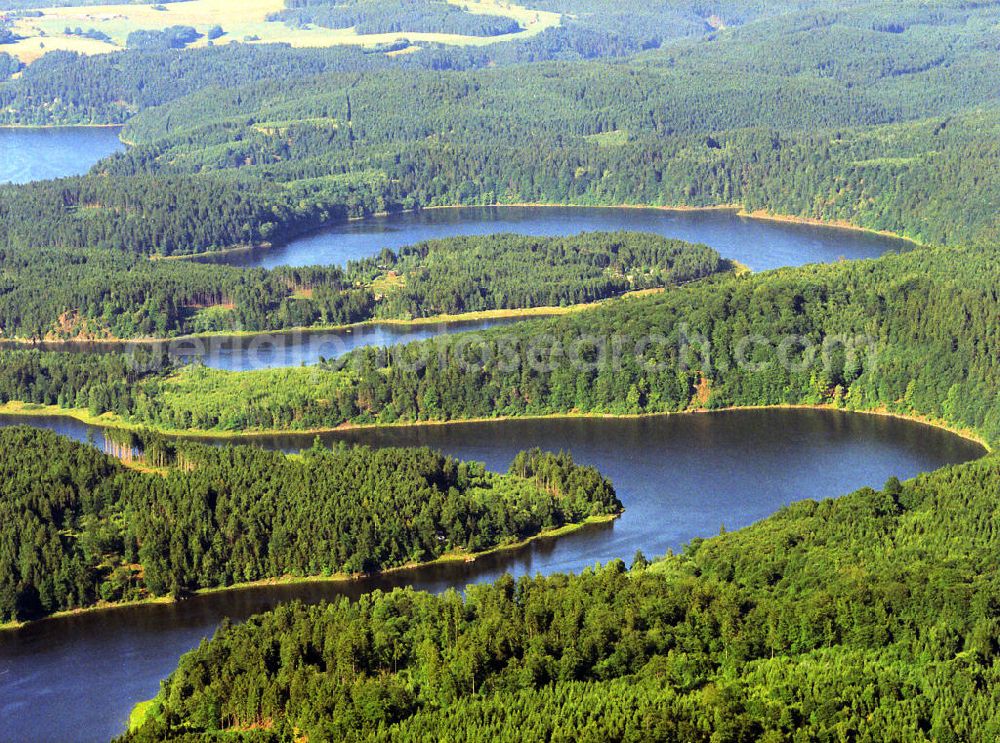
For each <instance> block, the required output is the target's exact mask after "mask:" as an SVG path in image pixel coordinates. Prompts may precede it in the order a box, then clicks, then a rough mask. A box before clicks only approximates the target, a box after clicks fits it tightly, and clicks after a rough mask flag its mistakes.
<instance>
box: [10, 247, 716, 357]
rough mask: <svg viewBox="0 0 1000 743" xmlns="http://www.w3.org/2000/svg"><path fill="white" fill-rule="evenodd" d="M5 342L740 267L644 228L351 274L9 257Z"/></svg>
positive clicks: (464, 250)
mask: <svg viewBox="0 0 1000 743" xmlns="http://www.w3.org/2000/svg"><path fill="white" fill-rule="evenodd" d="M0 262H2V266H3V268H2V272H0V337H4V336H5V337H7V338H11V339H18V340H24V341H43V340H44V341H59V340H73V339H75V340H99V339H136V338H139V339H148V338H168V337H174V336H178V335H187V334H197V333H212V332H230V333H236V332H257V331H268V330H286V329H290V328H308V327H330V326H344V325H352V324H357V323H362V322H369V321H373V320H411V319H420V318H430V317H435V316H439V315H460V314H463V313H469V312H483V311H499V310H524V309H534V308H539V307H559V306H567V305H578V304H590V303H593V302H598V301H601V300H605V299H609V298H612V297H617V296H621V295H622V294H625V293H627V292H631V291H637V290H644V289H664V288H668V287H674V286H677V285H680V284H684V283H687V282H690V281H695V280H697V279H700V278H704V277H706V276H710V275H712V274H715V273H718V272H721V271H725V270H731V266H730V264H729V262H728V261H724V260H723V259H721V258H720V257H719V254H718V253H716V252H715V251H714V250H712V249H710V248H708V247H706V246H704V245H692V244H688V243H684V242H682V241H680V240H669V239H666V238H662V237H658V236H655V235H646V234H640V233H628V232H619V233H585V234H580V235H576V236H572V237H565V238H544V237H526V236H519V235H485V236H474V237H459V238H450V239H445V240H435V241H430V242H424V243H420V244H418V245H412V246H407V247H404V248H401V249H400V250H399V251H398V252H394V251H391V250H383V251H381V252H380V253H379V254H378V255H376V256H374V257H372V258H368V259H365V260H361V261H353V262H350V263H348V264H347V265H346V266H305V267H297V268H291V267H279V268H276V269H273V270H270V271H267V270H264V269H243V268H236V267H233V266H227V265H218V264H214V263H196V262H192V261H164V260H159V261H152V260H149V259H148V258H146V257H144V256H137V255H135V254H132V253H122V252H117V251H107V250H100V249H96V248H76V249H51V248H49V249H46V248H32V249H6V250H4V249H0Z"/></svg>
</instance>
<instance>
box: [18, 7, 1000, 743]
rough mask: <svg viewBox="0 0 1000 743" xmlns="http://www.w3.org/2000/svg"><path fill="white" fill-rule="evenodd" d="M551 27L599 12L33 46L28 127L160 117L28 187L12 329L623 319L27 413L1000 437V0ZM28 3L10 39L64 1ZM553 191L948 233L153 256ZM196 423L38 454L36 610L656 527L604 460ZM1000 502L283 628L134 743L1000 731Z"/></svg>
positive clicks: (965, 501) (156, 370) (44, 376)
mask: <svg viewBox="0 0 1000 743" xmlns="http://www.w3.org/2000/svg"><path fill="white" fill-rule="evenodd" d="M525 2H526V5H527V7H528V8H529V9H532V10H535V11H536V12H552V13H559V14H561V21H560V23H559V24H558V25H554V26H553V27H551V28H547V29H546V30H544V31H542V32H540V33H537V34H534V35H532V34H533V32H532V31H530V30H527V29H528V26H530V23H531V20H530V18H528V19H527V20H525V21H524V24H527V25H523V24H522V23H520V22H518V21H516V20H513V19H512V18H508V17H504V18H500V16H499V15H492V14H481V13H470V12H467V11H466V9H465V8H462V7H461V6H459V5H444V4H443V3H439V2H436V0H330V1H329V2H325V1H321V0H289V1H288V3H287V7H286V8H285V9H284V10H283V11H280V12H279V14H278V16H276V18H275V20H274V21H272V23H268V24H266V25H268V26H269V27H278V28H282V29H284V30H287V31H288V32H289V33H295V32H296V31H301V27H303V26H306V25H308V26H311V27H313V26H315V27H318V28H323V27H326V28H329V29H341V28H342V27H343V24H345V23H350V24H351V25H353V26H354V27H357V28H360V29H361V30H362V31H372V32H382V31H385V32H390V33H392V32H395V33H401V32H402V31H401V29H404V28H405V29H406V30H410V29H415V28H418V29H419V28H422V29H426V30H429V31H431V32H434V33H444V32H458V33H463V34H472V35H477V36H478V38H476V39H473V41H474V42H475V43H474V44H471V45H470V46H468V47H464V48H460V47H457V46H447V45H445V44H439V43H433V42H429V41H421V42H420V43H419V44H415V45H408V44H406V43H401V42H399V40H398V39H397V40H395V41H394V42H393V43H390V44H388V45H380V46H373V47H370V48H367V49H360V48H327V49H297V48H293V46H292V45H290V44H288V45H285V44H266V45H257V44H254V43H226V44H225V45H222V44H220V46H218V47H209V48H197V49H196V48H189V47H191V46H193V45H194V44H193V43H192V42H197V43H198V45H200V44H201V43H202V42H203V41H204V42H205V43H207V40H204V39H202V38H201V37H200V34H202V33H205V34H206V35H208V36H212V37H213V39H221V37H222V36H226V35H227V33H226V31H224V30H223V29H222V28H221V27H219V28H217V29H213V30H211V31H209V30H208V29H195V28H193V27H191V28H189V27H185V26H180V27H175V28H167V30H166V31H162V30H161V31H156V32H139V34H138V35H136V36H134V37H132V38H131V39H130V46H132V47H134V48H132V49H129V50H127V51H121V52H116V53H112V54H101V55H95V56H90V57H88V56H84V55H78V54H74V53H67V52H52V53H49V54H46V55H45V56H43V57H41V58H40V59H39V60H37V61H35V62H34V63H32V64H30V65H29V66H27V67H26V68H24V69H22V68H21V64H20V62H18V61H17V60H16V59H15V58H14V57H13V56H11V55H10V54H5V53H4V51H6V50H9V49H13V48H14V47H10V46H8V45H7V44H4V46H3V47H0V122H3V123H11V124H45V125H48V124H80V123H119V124H122V123H124V124H126V127H125V129H124V131H123V135H122V136H123V138H124V139H125V140H127V141H128V142H129V143H130V147H129V148H128V149H127V150H126V151H125V152H123V153H120V154H118V155H115V156H113V157H110V158H108V159H106V160H104V161H102V162H100V163H98V164H97V165H96V166H95V167H94V168H93V169H92V170H91V171H90V172H89V173H87V174H86V175H82V176H78V177H73V178H65V179H60V180H56V181H47V182H36V183H30V184H24V185H16V186H15V185H11V186H2V187H0V324H2V325H0V327H2V330H3V334H4V335H6V336H8V337H9V336H18V337H28V338H43V337H46V336H60V337H71V336H83V337H88V336H108V335H115V336H122V337H135V336H148V335H157V336H170V335H176V334H179V333H186V332H193V331H195V332H196V331H203V330H204V331H208V330H220V329H233V328H236V327H239V328H244V329H270V328H287V327H294V326H300V325H316V324H340V323H348V322H356V321H359V320H365V319H372V318H374V319H380V318H406V317H421V316H424V317H425V316H427V315H432V314H437V313H454V312H462V311H467V310H475V309H517V308H523V307H529V306H537V305H539V304H569V303H575V302H593V301H596V300H608V301H606V302H602V304H601V306H599V307H595V308H592V309H589V310H587V311H582V312H577V313H572V314H568V315H565V316H561V317H557V318H551V319H545V320H537V321H531V322H525V323H519V324H517V325H515V326H509V327H505V328H494V329H492V330H489V331H486V332H484V333H481V334H477V335H475V336H470V335H455V336H449V337H443V338H437V339H434V340H431V341H427V342H424V343H420V344H414V345H409V346H401V347H398V348H395V349H392V351H391V352H390V351H387V350H385V349H362V350H358V351H355V352H353V353H352V354H350V355H348V356H346V357H344V358H341V359H338V360H336V361H331V362H323V363H322V364H320V365H318V366H316V367H312V368H290V369H273V370H267V371H255V372H246V373H229V372H223V371H216V370H210V369H206V368H204V367H201V366H197V365H195V366H190V367H181V368H179V367H175V366H172V365H171V363H170V362H169V360H168V359H164V358H160V356H159V353H158V351H157V350H156V349H148V350H139V351H137V352H135V353H131V354H124V353H122V354H118V353H113V354H91V353H81V354H65V353H54V352H44V351H40V350H31V349H17V350H0V405H2V404H6V403H14V405H12V406H11V408H12V409H13V408H17V407H18V404H19V405H20V406H25V405H26V406H28V407H29V408H36V409H37V408H41V406H53V407H54V408H57V409H59V410H62V411H64V412H67V413H70V414H74V415H78V416H83V415H89V416H93V417H100V420H101V422H104V423H109V424H112V423H115V422H122V423H127V424H129V425H130V426H131V427H133V428H134V429H136V430H139V429H142V428H148V429H153V430H157V429H158V430H160V432H161V433H162V432H163V431H172V432H182V431H190V430H197V431H220V430H221V431H248V430H249V431H262V430H275V429H277V430H306V429H317V428H328V427H336V426H340V425H343V424H345V423H347V424H388V423H396V422H422V421H450V420H459V419H468V418H487V419H489V418H494V417H498V416H525V415H550V414H601V415H603V414H612V415H619V414H630V415H631V414H646V413H666V412H683V411H692V410H705V409H717V408H723V407H728V406H755V405H790V404H795V405H826V406H831V407H836V408H841V409H847V410H868V411H872V410H875V411H884V412H888V413H892V414H901V415H908V416H918V417H925V418H928V419H931V420H932V421H934V422H939V423H944V424H947V425H949V426H951V427H954V428H957V429H962V430H963V431H966V432H968V433H970V434H971V435H975V436H978V437H980V438H981V439H982V440H983V441H985V442H987V443H988V444H991V445H996V444H997V442H998V441H1000V367H998V365H1000V323H998V320H997V318H998V307H1000V107H998V101H1000V66H998V65H997V59H998V55H1000V36H998V35H997V33H996V31H997V28H998V22H1000V0H975V1H972V2H970V1H969V0H943V1H942V2H935V3H927V2H924V0H900V1H899V2H892V3H889V2H884V0H882V1H878V0H794V1H793V2H785V3H777V2H763V1H761V0H652V1H648V0H525ZM66 3H67V4H70V3H72V4H76V0H66ZM0 6H2V7H3V8H4V9H5V11H4V12H0V35H2V34H3V33H4V32H3V30H2V29H6V28H7V25H6V21H5V20H4V17H5V16H6V15H7V13H9V12H10V11H11V10H12V9H15V10H17V11H18V12H20V11H22V10H24V9H25V3H24V2H22V0H9V1H8V2H7V3H0ZM29 12H30V11H29ZM283 24H287V25H283ZM296 27H298V28H296ZM84 28H87V29H88V30H86V31H84V30H83V29H84ZM521 28H525V29H526V30H525V33H524V37H523V38H518V39H516V40H510V41H503V40H499V39H502V38H503V36H505V35H506V34H508V33H511V32H512V31H516V30H518V29H521ZM95 32H96V33H100V32H99V31H96V29H95ZM330 33H335V31H331V32H330ZM14 35H15V34H14V33H13V32H12V31H11V32H8V33H6V35H5V36H0V43H3V42H4V41H5V40H6V41H7V42H12V41H16V40H15V39H14V38H13V37H14ZM73 35H74V36H75V35H76V33H75V31H74V32H73ZM80 35H82V36H88V35H89V36H90V37H91V38H90V39H89V40H90V41H93V39H94V38H96V37H95V36H94V34H93V33H92V32H91V30H89V26H81V30H80ZM74 41H83V40H82V39H74ZM224 41H227V42H228V41H233V39H231V38H227V39H225V40H224ZM181 47H183V48H181ZM401 51H405V52H407V53H406V54H398V55H397V54H396V52H401ZM516 202H529V203H551V204H577V205H602V204H603V205H608V204H615V205H620V204H643V205H660V206H663V205H683V206H692V207H696V206H713V205H732V206H741V207H743V208H745V209H746V210H748V211H751V212H754V211H763V212H769V213H772V214H783V215H790V216H795V217H805V218H809V219H815V220H826V221H834V220H836V221H843V222H847V223H850V224H853V225H855V226H860V227H864V228H868V229H874V230H885V231H890V232H893V233H898V234H901V235H904V236H907V237H910V238H912V239H913V240H915V241H917V242H919V243H924V244H925V245H923V246H919V247H918V246H915V247H914V249H913V250H910V251H908V252H906V253H903V254H900V255H888V256H885V257H883V258H880V259H876V260H869V261H861V262H856V263H839V264H831V265H820V266H805V267H802V268H795V269H781V270H777V271H771V272H767V273H764V274H760V275H737V274H736V273H735V272H731V271H730V272H727V271H724V270H723V269H725V268H727V267H728V266H727V264H725V263H724V262H723V261H722V260H721V259H720V257H719V256H718V255H717V254H715V252H714V251H711V250H710V249H708V248H705V247H704V246H690V245H685V244H681V243H677V242H675V241H668V240H663V239H661V238H655V237H650V236H642V235H629V234H617V235H588V236H577V237H574V238H554V239H541V238H530V237H516V236H488V237H477V238H460V239H455V240H449V241H443V242H432V243H424V244H420V245H416V246H411V247H408V248H403V249H400V250H397V251H384V252H383V253H381V254H379V255H376V256H374V257H373V258H371V259H369V260H366V261H361V262H358V263H353V264H350V265H348V266H340V267H307V268H294V269H291V268H288V269H276V270H273V271H264V270H259V269H255V270H242V269H237V268H232V267H228V266H224V265H214V264H207V263H195V262H184V261H174V260H171V261H167V260H150V258H157V259H158V258H162V257H177V256H189V257H190V256H195V255H201V254H211V253H214V252H218V251H220V250H222V249H227V248H234V247H246V246H256V245H273V244H277V243H281V242H284V241H288V240H291V239H293V238H295V237H296V236H299V235H301V234H304V233H305V232H307V231H309V230H313V229H316V228H318V227H322V226H324V225H327V224H330V223H331V222H335V221H340V220H344V219H346V218H349V217H363V216H366V215H371V214H375V213H382V212H393V211H399V210H404V209H420V208H424V207H431V206H446V205H458V204H469V205H488V204H496V203H516ZM209 257H211V256H209ZM663 286H666V287H670V290H669V291H665V292H662V293H659V294H656V295H645V296H637V297H620V296H619V295H621V294H623V293H626V292H628V291H629V290H631V289H642V288H648V287H663ZM161 433H122V432H116V433H109V436H108V441H107V442H106V445H107V447H108V449H109V450H110V451H112V452H113V453H114V454H116V455H117V456H118V457H119V458H120V459H122V460H124V461H118V459H116V458H112V457H110V456H107V455H105V454H103V453H101V452H99V451H97V450H96V449H94V448H93V447H89V446H85V445H81V444H75V443H72V442H69V441H67V440H65V439H62V438H60V437H58V436H56V435H54V434H51V433H42V432H37V431H32V430H29V429H24V428H16V429H8V430H4V431H0V622H6V621H17V620H26V619H34V618H38V617H42V616H45V615H48V614H51V613H53V612H56V611H59V610H65V609H73V608H78V607H82V606H90V605H94V604H95V603H99V602H119V601H127V600H136V599H144V598H149V597H154V596H166V595H172V596H183V595H185V594H187V593H189V592H191V591H196V590H198V589H201V588H207V587H224V586H230V585H233V584H235V583H238V582H244V581H253V580H260V579H267V578H274V577H279V576H293V577H302V576H329V575H333V574H337V573H360V572H368V571H374V570H380V569H386V568H392V567H398V566H403V565H406V564H409V563H413V562H418V561H425V560H430V559H434V558H437V557H441V556H444V555H448V554H450V553H460V554H467V553H468V552H469V551H474V550H481V549H489V548H492V547H496V546H502V545H505V544H509V543H512V542H515V541H518V540H521V539H524V538H528V537H532V536H534V535H537V534H538V533H540V532H541V531H542V530H545V529H548V528H551V527H558V526H561V525H564V524H568V523H576V522H580V521H583V520H585V519H587V518H589V517H611V516H613V515H614V514H616V513H618V512H619V511H620V510H621V508H622V506H623V504H621V503H620V502H619V501H618V499H617V497H616V495H615V492H614V490H613V488H612V486H611V484H610V483H608V482H607V481H606V480H605V479H604V478H603V477H602V476H601V475H600V474H599V473H598V472H596V471H594V470H592V469H590V468H586V467H580V466H577V465H576V464H575V463H574V462H573V460H572V458H571V456H570V455H568V454H544V453H541V452H538V451H531V452H526V453H524V454H522V455H520V456H519V457H518V458H517V459H516V461H515V462H514V464H513V466H512V467H511V469H510V471H509V472H508V473H506V474H503V475H501V474H494V473H490V472H487V471H486V470H485V468H484V467H483V466H482V465H478V464H474V463H465V462H457V461H454V460H452V459H450V458H448V457H444V456H442V455H440V454H437V453H435V452H432V451H429V450H426V449H405V450H404V449H385V450H379V451H375V450H371V449H367V448H363V447H357V448H347V447H337V448H335V449H333V450H328V449H324V448H323V447H321V446H319V445H317V446H315V447H313V448H312V449H310V450H308V451H305V452H302V453H301V454H299V455H292V456H288V455H284V454H279V453H271V452H264V451H260V450H258V449H255V448H251V447H240V446H237V447H209V446H203V445H199V444H194V443H186V442H181V441H175V440H173V439H166V438H163V437H162V436H161ZM752 486H753V485H752V484H751V485H748V487H752ZM998 497H1000V459H998V457H997V456H996V455H995V454H993V455H990V456H987V457H986V458H984V459H982V460H980V461H978V462H973V463H969V464H965V465H961V466H957V467H949V468H946V469H944V470H941V471H938V472H935V473H932V474H929V475H923V476H921V477H919V478H917V479H915V480H913V481H910V482H907V483H900V482H899V481H897V480H896V479H894V478H893V479H890V481H889V482H887V483H886V484H885V486H884V487H883V488H882V489H881V490H880V491H875V490H872V489H864V490H862V491H859V492H857V493H854V494H852V495H849V496H845V497H843V498H841V499H838V500H832V501H824V502H822V503H815V502H811V501H809V502H803V503H798V504H795V505H793V506H790V507H788V508H785V509H782V510H781V511H780V512H779V513H777V514H775V515H773V516H772V517H770V518H768V519H765V520H763V521H762V522H760V523H758V524H756V525H754V526H752V527H750V528H748V529H745V530H743V531H740V532H738V533H735V534H725V533H723V534H720V536H718V537H716V538H712V539H707V540H703V539H696V540H694V541H693V542H692V543H691V544H689V545H687V546H686V547H685V548H684V550H683V552H682V553H681V554H678V555H673V554H671V555H668V556H666V557H665V558H664V559H662V560H659V561H656V562H653V563H650V562H649V561H648V560H647V559H646V558H645V556H643V555H642V554H641V553H640V554H638V555H636V556H635V558H634V560H633V563H632V565H631V567H630V568H626V566H625V564H624V563H623V562H621V561H614V562H613V563H611V564H610V565H607V566H604V567H598V568H595V569H593V570H587V571H584V572H583V573H582V574H580V575H577V576H563V575H557V576H549V577H545V578H542V577H538V578H524V579H521V580H520V581H516V582H515V581H514V580H512V579H510V578H503V579H500V580H498V581H496V582H495V583H494V584H491V585H483V586H475V587H470V588H469V589H468V590H467V591H466V592H465V593H464V594H462V595H460V594H458V593H456V592H447V593H445V594H443V595H440V596H431V595H428V594H424V593H418V592H414V591H411V590H401V591H396V592H393V593H391V594H382V593H375V594H372V595H369V596H365V597H364V598H362V599H361V600H360V601H358V602H355V603H351V602H348V601H346V600H345V601H342V602H337V603H334V604H324V605H320V606H312V607H307V606H302V605H297V604H296V605H291V606H282V607H279V608H278V609H277V610H275V611H273V612H269V613H267V614H264V615H261V616H259V617H255V618H253V619H251V620H249V621H248V622H246V623H245V624H243V625H241V626H235V627H234V626H231V625H230V624H229V623H228V622H227V623H225V624H224V625H223V626H222V627H221V628H220V629H219V631H218V632H217V634H216V636H215V637H214V638H213V639H211V640H208V641H206V642H204V643H203V644H202V645H201V646H200V647H199V648H197V649H196V650H194V651H193V652H191V653H190V654H188V655H186V656H185V657H184V658H183V659H182V660H181V662H180V664H179V666H178V668H177V670H176V671H175V672H174V673H173V674H172V675H171V677H170V678H169V679H167V680H166V681H165V682H164V684H163V686H162V689H161V692H160V694H159V695H158V697H157V699H156V700H155V702H154V704H153V705H152V706H151V707H150V708H149V709H148V710H147V716H146V718H145V720H144V721H140V723H141V724H140V726H139V727H138V729H136V730H134V731H132V732H130V733H129V734H128V735H127V736H126V738H127V739H129V740H136V741H144V740H171V739H173V740H220V739H226V740H229V739H235V740H247V741H251V740H252V741H271V740H293V739H302V738H308V739H310V740H326V739H330V740H364V739H378V740H438V739H455V740H470V741H471V740H493V739H498V738H499V739H509V740H537V739H539V738H546V739H551V740H569V739H572V740H577V739H585V740H668V741H673V740H676V741H691V740H705V741H723V740H724V741H742V740H765V741H777V740H786V739H790V740H799V739H801V740H813V739H817V740H831V741H832V740H859V741H866V740H872V741H874V740H913V741H959V740H992V739H996V738H998V737H1000V713H998V711H997V704H996V700H997V698H998V693H1000V692H998V689H1000V684H998V681H1000V677H998V668H1000V666H998V662H1000V645H998V640H997V638H998V636H1000V606H998V601H997V598H996V597H997V595H998V589H1000V586H998V584H997V577H996V576H997V575H998V568H1000V566H998V565H997V564H996V563H997V555H998V554H1000V550H998V544H997V535H996V528H995V526H994V524H995V522H996V513H995V511H996V504H997V500H998ZM624 505H625V506H627V505H628V504H624Z"/></svg>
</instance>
